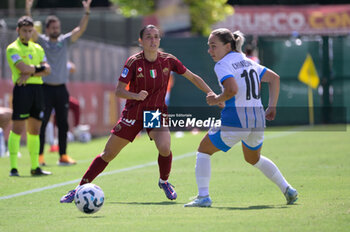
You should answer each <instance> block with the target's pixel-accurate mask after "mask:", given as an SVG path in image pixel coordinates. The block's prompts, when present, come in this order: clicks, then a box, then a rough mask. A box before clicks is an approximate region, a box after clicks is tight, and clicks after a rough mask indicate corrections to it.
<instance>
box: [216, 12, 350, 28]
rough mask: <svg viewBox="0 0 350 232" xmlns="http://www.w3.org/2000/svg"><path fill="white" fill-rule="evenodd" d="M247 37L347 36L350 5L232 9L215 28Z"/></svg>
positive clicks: (349, 26)
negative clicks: (294, 35)
mask: <svg viewBox="0 0 350 232" xmlns="http://www.w3.org/2000/svg"><path fill="white" fill-rule="evenodd" d="M221 27H224V28H228V29H230V30H231V31H236V30H240V31H241V32H243V33H244V34H247V35H290V34H292V33H295V32H297V33H299V34H302V35H316V34H317V35H330V34H349V33H350V5H328V6H318V5H307V6H305V5H304V6H254V7H252V6H235V13H234V14H233V15H231V16H229V17H227V18H226V20H225V21H223V22H220V23H218V24H216V25H214V27H213V28H214V29H216V28H221Z"/></svg>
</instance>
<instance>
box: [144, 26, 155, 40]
mask: <svg viewBox="0 0 350 232" xmlns="http://www.w3.org/2000/svg"><path fill="white" fill-rule="evenodd" d="M149 28H151V29H157V30H158V28H157V27H156V26H154V25H152V24H148V25H147V26H144V27H143V28H142V29H141V31H140V39H142V37H143V33H144V32H145V30H146V29H149Z"/></svg>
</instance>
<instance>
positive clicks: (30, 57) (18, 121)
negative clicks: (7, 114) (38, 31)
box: [6, 16, 51, 176]
mask: <svg viewBox="0 0 350 232" xmlns="http://www.w3.org/2000/svg"><path fill="white" fill-rule="evenodd" d="M33 26H34V23H33V20H32V18H30V17H28V16H23V17H21V18H20V19H19V20H18V23H17V29H16V30H17V33H18V38H17V40H15V41H14V42H13V43H11V44H10V45H9V46H8V47H7V50H6V58H7V61H8V63H9V66H10V68H11V71H12V81H13V83H14V85H15V86H14V88H13V99H12V106H13V114H12V120H13V124H12V130H11V131H10V135H9V142H8V144H9V152H10V165H11V171H10V176H19V174H18V170H17V154H18V150H19V147H20V140H21V134H22V132H23V131H24V130H26V128H27V146H28V150H29V154H30V160H31V171H30V173H31V174H32V175H33V176H40V175H49V174H51V173H50V172H46V171H43V170H41V169H40V167H39V160H38V155H39V146H40V139H39V132H40V126H41V120H42V119H43V110H44V95H43V89H42V84H43V80H42V78H41V77H42V76H46V75H48V74H50V65H48V64H47V62H46V57H45V52H44V50H43V48H42V47H41V46H40V45H39V44H36V43H33V42H31V41H30V38H31V37H32V34H33V30H34V29H33ZM26 123H27V125H26Z"/></svg>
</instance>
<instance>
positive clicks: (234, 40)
mask: <svg viewBox="0 0 350 232" xmlns="http://www.w3.org/2000/svg"><path fill="white" fill-rule="evenodd" d="M211 34H212V35H215V36H216V37H218V38H219V40H220V41H221V42H222V43H223V44H227V43H230V44H231V49H232V51H239V52H242V45H243V43H244V35H243V34H242V33H241V32H240V31H235V32H233V33H232V32H231V31H230V30H229V29H226V28H219V29H216V30H214V31H212V32H211Z"/></svg>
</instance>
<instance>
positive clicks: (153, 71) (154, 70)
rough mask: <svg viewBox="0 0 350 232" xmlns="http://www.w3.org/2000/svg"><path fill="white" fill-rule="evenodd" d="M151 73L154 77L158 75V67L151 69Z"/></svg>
mask: <svg viewBox="0 0 350 232" xmlns="http://www.w3.org/2000/svg"><path fill="white" fill-rule="evenodd" d="M149 73H150V75H151V77H152V78H153V79H154V78H156V77H157V70H156V69H151V70H149Z"/></svg>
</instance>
